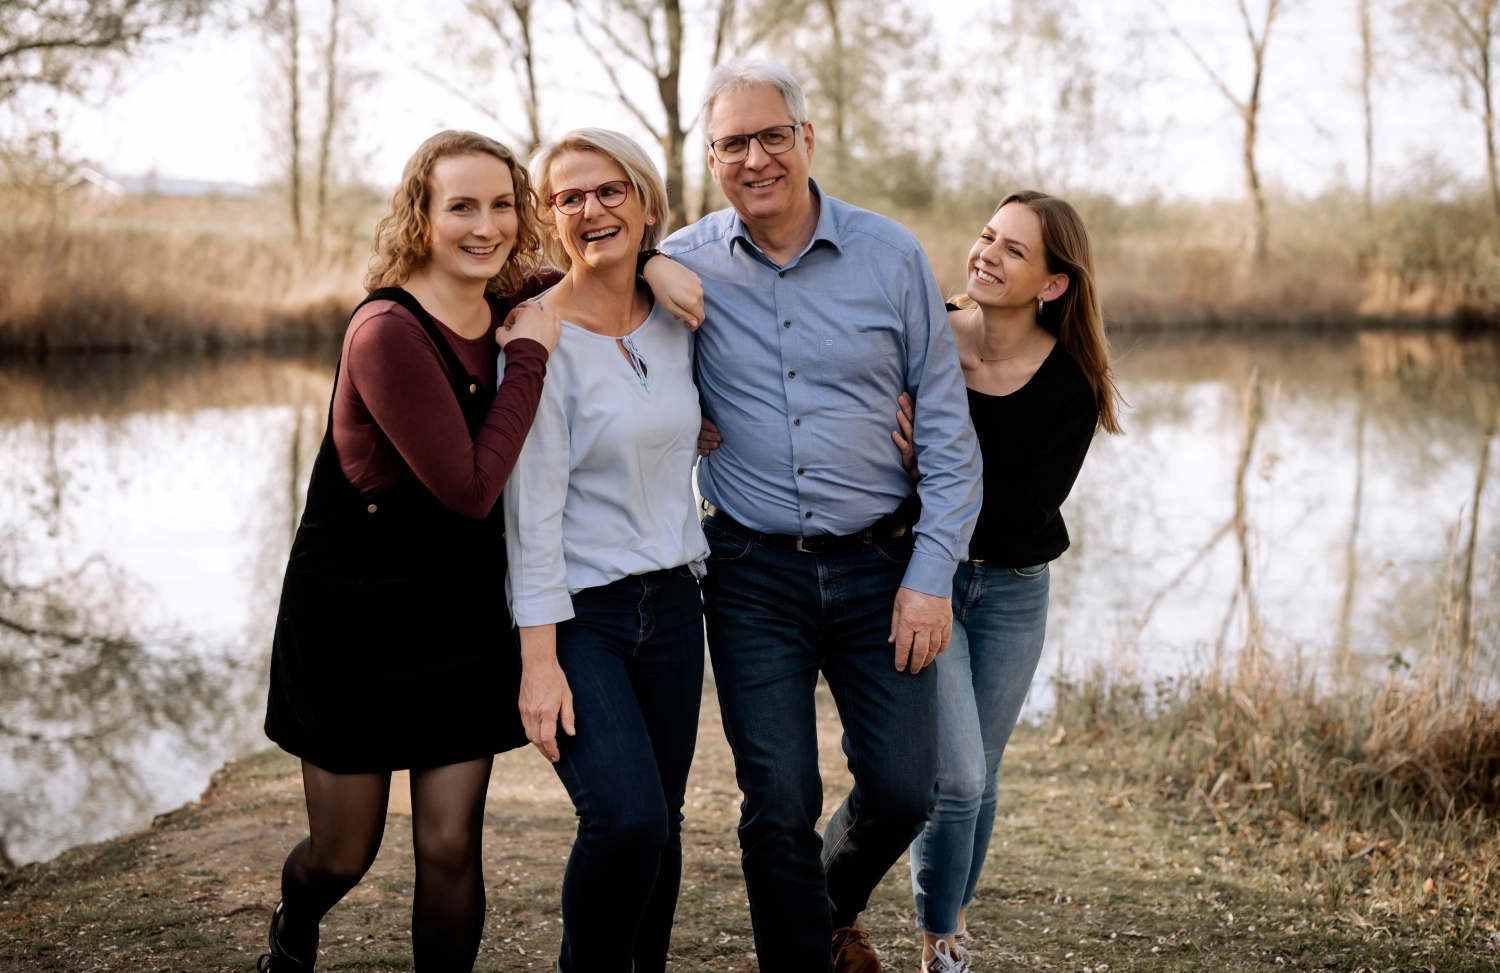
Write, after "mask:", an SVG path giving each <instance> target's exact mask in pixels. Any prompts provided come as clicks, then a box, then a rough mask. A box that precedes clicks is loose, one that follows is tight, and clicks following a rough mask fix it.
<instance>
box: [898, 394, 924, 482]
mask: <svg viewBox="0 0 1500 973" xmlns="http://www.w3.org/2000/svg"><path fill="white" fill-rule="evenodd" d="M916 421H917V403H916V402H915V401H914V400H913V399H912V397H911V393H910V392H902V393H901V395H900V396H898V397H897V399H896V425H897V426H899V427H900V428H898V429H892V430H891V438H892V439H894V440H895V441H896V448H897V449H899V450H901V466H902V467H903V468H904V469H905V470H906V472H908V473H910V474H911V478H912V479H913V480H916V479H920V478H921V476H922V473H921V471H920V470H918V469H917V447H916V445H915V444H914V443H913V440H914V439H915V438H916V437H915V436H913V435H912V434H911V426H912V423H914V422H916Z"/></svg>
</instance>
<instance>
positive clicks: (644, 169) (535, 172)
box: [531, 128, 670, 270]
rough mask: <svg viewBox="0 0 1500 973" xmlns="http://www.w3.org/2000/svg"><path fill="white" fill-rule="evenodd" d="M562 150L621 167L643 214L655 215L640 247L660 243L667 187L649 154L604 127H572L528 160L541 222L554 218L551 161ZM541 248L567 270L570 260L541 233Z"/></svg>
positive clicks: (629, 139)
mask: <svg viewBox="0 0 1500 973" xmlns="http://www.w3.org/2000/svg"><path fill="white" fill-rule="evenodd" d="M565 152H597V153H598V154H600V155H602V156H604V157H605V158H606V159H609V160H610V161H612V162H614V163H615V164H616V165H618V166H619V167H620V168H621V169H624V170H625V176H626V178H628V179H629V180H630V185H631V187H632V188H633V189H634V190H635V194H636V197H637V198H639V199H640V201H641V207H642V208H643V209H644V210H645V211H646V215H647V216H654V217H656V222H655V223H653V224H649V225H647V226H646V228H645V233H644V234H643V235H642V236H641V249H642V250H651V249H653V248H655V246H656V245H657V244H658V243H660V242H661V239H662V237H663V236H665V235H666V234H665V231H666V228H667V221H668V220H669V219H670V210H669V209H668V207H667V187H666V186H665V185H663V184H662V180H661V173H660V172H657V171H656V164H655V163H654V162H652V161H651V156H649V155H647V154H646V150H645V149H643V148H641V147H640V144H639V143H637V142H636V141H635V140H634V139H632V138H630V136H628V135H621V134H620V133H619V132H612V131H610V130H609V129H607V128H575V129H574V130H573V131H571V132H569V133H568V134H566V135H564V136H563V137H562V138H560V139H558V140H557V141H556V142H553V143H552V144H551V145H547V146H544V147H543V148H542V149H541V150H540V151H539V152H537V154H536V155H535V156H533V157H532V160H531V181H532V185H534V186H535V187H536V194H537V205H538V207H539V208H540V209H541V212H542V222H543V223H544V224H550V223H554V222H556V220H557V217H556V215H555V214H554V213H553V212H552V201H551V199H549V197H550V196H551V195H552V193H553V192H554V190H556V188H557V187H556V186H554V185H553V182H552V163H554V162H556V161H557V159H558V157H559V156H561V155H563V153H565ZM542 245H543V248H544V249H545V251H546V254H547V258H548V259H549V260H551V261H552V264H553V266H555V267H561V268H562V269H563V270H567V269H568V268H569V267H571V266H572V263H573V260H572V258H571V257H569V256H568V252H567V250H565V249H563V246H562V244H560V243H558V242H557V241H556V240H553V239H551V236H550V234H547V235H544V237H543V240H542Z"/></svg>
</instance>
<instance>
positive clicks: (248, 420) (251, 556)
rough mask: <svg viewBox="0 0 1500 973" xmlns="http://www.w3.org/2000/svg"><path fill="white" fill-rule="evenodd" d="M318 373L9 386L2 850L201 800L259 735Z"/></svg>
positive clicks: (30, 378) (24, 852)
mask: <svg viewBox="0 0 1500 973" xmlns="http://www.w3.org/2000/svg"><path fill="white" fill-rule="evenodd" d="M330 376H331V369H329V368H328V367H326V366H325V365H324V364H323V363H320V362H309V361H287V360H279V361H278V360H265V359H245V360H239V361H234V362H212V361H209V362H196V363H194V362H177V363H142V362H138V361H133V360H129V359H118V358H114V359H104V360H98V361H90V360H86V359H85V360H65V361H63V362H61V363H58V364H55V365H50V366H49V367H47V368H35V367H32V368H21V367H11V368H8V369H6V370H4V371H3V372H0V839H3V845H0V851H4V852H5V853H6V854H8V856H9V857H10V858H11V859H13V860H15V861H17V862H25V861H31V860H37V859H42V858H47V857H50V856H52V855H54V854H56V853H57V852H58V851H60V850H61V849H63V848H65V847H68V846H70V845H73V844H77V843H80V842H83V841H90V840H97V839H98V838H100V837H104V836H107V835H110V834H114V833H118V832H119V831H121V830H127V829H130V828H134V827H140V826H142V825H144V824H145V823H147V822H149V820H150V819H151V817H152V816H153V815H154V814H157V813H159V812H161V811H163V810H166V809H168V808H170V807H173V806H177V805H179V804H182V803H184V802H186V801H189V800H192V799H193V798H195V797H196V796H197V795H198V794H199V793H200V792H201V791H202V789H203V786H204V784H205V782H206V781H207V779H208V775H209V774H210V773H211V772H212V771H213V770H214V769H215V768H216V767H218V766H219V765H220V764H222V763H223V761H224V760H225V759H226V758H228V757H230V756H233V755H235V754H237V753H243V752H246V751H249V750H253V749H258V748H260V747H263V746H265V739H264V737H263V736H262V735H261V733H260V729H259V722H260V714H261V712H262V710H263V706H264V694H265V670H266V647H267V646H268V645H269V633H270V627H271V624H272V621H273V614H274V611H275V599H276V596H277V591H278V587H279V583H280V575H281V570H282V568H283V567H284V565H285V558H286V552H287V549H288V547H289V545H290V537H291V530H292V528H293V527H294V526H295V518H296V516H297V512H298V511H300V508H301V503H302V498H303V494H302V491H303V490H304V489H305V482H304V481H305V479H306V474H307V470H308V464H309V463H310V462H311V456H312V455H313V453H314V452H315V450H316V445H317V442H318V439H319V438H320V437H321V435H322V422H323V414H324V412H323V410H324V408H325V407H326V396H327V388H328V383H329V379H330Z"/></svg>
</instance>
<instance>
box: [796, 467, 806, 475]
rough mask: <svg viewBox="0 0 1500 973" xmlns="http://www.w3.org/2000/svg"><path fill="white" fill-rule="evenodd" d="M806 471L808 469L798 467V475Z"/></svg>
mask: <svg viewBox="0 0 1500 973" xmlns="http://www.w3.org/2000/svg"><path fill="white" fill-rule="evenodd" d="M806 472H807V471H806V470H804V469H802V468H801V467H798V468H797V475H798V476H801V475H802V474H803V473H806Z"/></svg>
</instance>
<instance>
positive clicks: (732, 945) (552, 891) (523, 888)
mask: <svg viewBox="0 0 1500 973" xmlns="http://www.w3.org/2000/svg"><path fill="white" fill-rule="evenodd" d="M704 701H705V704H704V708H703V718H702V724H701V728H700V733H699V741H698V758H697V762H696V763H695V765H694V768H693V777H692V780H691V782H690V785H689V794H688V806H687V808H686V811H685V813H686V816H687V821H686V824H685V826H684V835H683V838H684V853H685V859H686V867H685V870H684V877H683V888H682V897H681V902H680V905H679V907H678V918H677V926H676V932H675V935H674V938H673V946H672V956H673V960H672V964H671V966H670V969H672V970H676V971H695V973H696V971H716V973H718V971H725V973H727V971H749V970H755V969H757V966H756V964H755V961H754V958H753V950H754V946H753V941H752V939H751V931H750V920H749V913H748V909H747V906H746V902H745V896H744V886H743V883H742V880H741V877H740V870H739V862H738V852H737V845H736V840H735V832H734V829H735V822H736V819H737V815H738V801H739V794H738V791H737V790H736V788H735V785H734V776H733V766H732V763H731V760H730V755H729V752H728V748H727V746H726V745H725V743H724V737H723V732H722V729H721V727H720V724H719V720H718V713H717V706H716V705H715V702H714V696H713V692H712V688H711V687H708V688H707V690H706V692H705V695H704ZM819 713H820V717H821V733H820V736H821V740H822V750H823V761H822V763H823V773H824V779H825V782H826V788H825V805H824V806H825V810H827V811H832V810H833V808H834V807H835V806H836V803H837V800H838V799H839V798H841V797H842V795H843V794H844V792H845V789H846V788H847V786H848V776H847V773H846V772H845V771H844V768H843V761H842V757H841V754H840V753H839V748H838V741H839V732H838V720H837V716H836V714H835V713H834V711H833V708H832V705H831V701H830V700H829V699H828V696H827V692H826V689H825V690H821V691H820V699H819ZM1062 736H1063V737H1066V736H1067V735H1066V734H1064V735H1062ZM1120 752H1123V751H1120ZM1120 752H1116V751H1111V750H1109V749H1108V748H1101V749H1091V748H1089V747H1087V746H1084V745H1079V744H1077V743H1064V742H1062V741H1061V740H1059V737H1058V736H1057V735H1051V736H1050V737H1049V735H1048V734H1047V733H1044V732H1042V731H1040V730H1031V729H1025V728H1023V729H1022V730H1020V731H1018V732H1017V735H1016V738H1015V739H1014V740H1013V741H1012V743H1011V747H1010V750H1009V752H1008V754H1007V760H1006V767H1005V770H1004V772H1003V773H1002V775H1001V786H1000V802H1001V806H1000V820H999V822H998V824H997V827H996V832H995V840H994V842H993V844H992V846H991V849H990V861H989V865H988V868H987V871H986V873H985V876H984V879H983V881H982V882H981V884H980V887H979V893H978V896H977V898H976V900H975V902H974V904H973V906H972V907H971V909H970V912H969V929H970V932H971V936H972V939H973V943H972V947H973V951H974V954H975V969H976V970H1000V969H1008V968H1026V969H1046V970H1070V971H1074V970H1076V971H1083V973H1094V971H1100V973H1108V971H1116V973H1117V971H1126V970H1132V971H1134V970H1141V971H1185V970H1214V971H1252V970H1266V971H1270V970H1277V971H1281V970H1287V969H1298V970H1330V971H1331V970H1338V971H1350V973H1352V971H1361V970H1364V971H1376V970H1380V971H1385V970H1390V971H1398V970H1399V971H1409V970H1481V969H1484V970H1491V969H1494V968H1495V964H1496V962H1497V957H1500V949H1497V943H1496V941H1495V940H1493V939H1492V938H1490V937H1489V936H1488V935H1487V934H1479V935H1474V936H1470V937H1468V939H1467V940H1466V941H1465V940H1458V939H1455V938H1453V937H1452V936H1450V935H1446V934H1442V935H1440V934H1438V933H1437V932H1435V931H1434V930H1435V925H1436V923H1435V921H1432V920H1429V919H1428V918H1424V916H1422V915H1420V914H1418V915H1414V916H1412V917H1411V918H1410V919H1409V920H1407V921H1404V922H1371V921H1370V920H1369V919H1367V918H1364V917H1362V916H1361V915H1360V914H1359V913H1357V912H1354V911H1347V912H1346V913H1345V914H1342V915H1340V914H1332V913H1329V912H1327V911H1325V910H1324V909H1323V908H1322V907H1321V906H1320V905H1318V904H1317V902H1316V900H1315V898H1314V896H1313V895H1312V894H1311V891H1310V889H1309V888H1304V887H1303V886H1302V885H1301V884H1300V883H1299V882H1297V881H1295V880H1294V879H1293V878H1292V877H1291V876H1290V875H1289V869H1287V868H1286V867H1285V864H1284V863H1282V862H1278V861H1274V860H1270V859H1269V858H1268V857H1267V856H1266V855H1265V853H1263V852H1261V851H1258V850H1257V849H1256V847H1254V846H1250V845H1246V844H1243V843H1241V842H1239V841H1237V840H1236V839H1234V838H1232V837H1226V836H1225V835H1224V834H1223V833H1221V831H1220V830H1219V828H1218V827H1216V826H1215V824H1214V821H1213V820H1212V819H1211V818H1208V817H1207V816H1206V815H1205V816H1202V817H1198V818H1194V817H1190V816H1188V815H1184V814H1181V813H1178V812H1177V810H1175V809H1174V808H1172V807H1170V806H1166V805H1161V804H1159V803H1158V802H1157V800H1156V799H1155V798H1154V797H1153V796H1152V795H1150V794H1142V793H1138V792H1117V784H1116V783H1115V782H1116V781H1117V780H1118V779H1119V772H1120V769H1121V768H1120V767H1119V766H1118V762H1117V761H1114V762H1115V766H1110V764H1111V762H1112V761H1113V760H1114V758H1113V757H1112V756H1111V755H1112V754H1114V755H1115V756H1118V754H1119V753H1120ZM394 790H395V791H396V794H395V796H394V797H393V800H392V811H393V812H394V813H393V814H392V816H391V818H390V820H389V823H388V826H387V832H386V840H385V844H384V847H383V848H382V849H381V852H380V856H379V858H378V859H377V860H376V863H375V865H374V867H373V868H372V870H371V872H370V874H369V876H367V878H366V879H365V881H364V882H363V883H362V884H361V885H360V886H359V887H358V888H357V889H356V890H355V891H354V892H353V893H352V894H351V895H350V896H349V898H348V899H346V900H345V901H344V902H343V903H342V904H340V905H339V906H338V907H337V908H336V909H334V911H333V912H332V913H330V914H329V916H328V919H327V927H326V929H325V930H324V939H323V944H322V948H323V956H322V958H321V961H320V969H322V970H328V971H332V970H351V971H371V973H373V971H395V970H409V969H411V950H410V939H409V936H408V932H407V927H408V910H409V908H410V900H411V893H412V882H413V874H412V862H411V850H410V849H411V819H410V816H409V806H408V805H406V804H405V803H404V800H403V798H404V795H403V794H402V793H401V789H400V788H395V789H394ZM574 828H575V819H574V817H573V814H572V808H571V806H570V805H569V803H568V801H567V796H566V794H565V793H564V791H563V790H562V788H561V786H560V785H559V784H558V782H557V779H556V777H555V775H554V774H553V773H552V772H551V769H550V768H549V767H548V766H547V765H546V764H545V762H544V761H543V760H542V759H541V758H540V757H539V756H537V755H536V754H535V753H534V752H533V751H531V750H529V749H528V750H523V751H516V752H514V753H511V754H506V755H504V756H502V757H501V758H500V759H499V760H498V761H497V764H496V771H495V776H494V778H493V780H492V783H491V785H490V797H489V804H488V808H487V813H486V816H485V829H486V834H485V857H486V864H485V882H486V886H487V888H488V890H489V896H490V912H489V917H488V922H487V924H486V931H485V937H484V942H483V946H482V948H481V951H480V959H479V963H478V965H477V967H476V969H477V970H480V971H488V973H498V971H506V973H512V971H513V973H520V971H528V970H534V971H544V970H551V969H552V967H553V964H554V963H555V957H556V948H557V942H558V933H559V925H558V888H559V885H560V883H561V879H562V869H563V865H564V861H565V858H566V855H567V851H568V848H569V845H570V844H571V841H572V837H573V832H574ZM303 829H304V818H303V807H302V796H301V777H300V773H299V771H298V765H297V763H296V762H295V761H294V760H292V759H291V758H289V757H287V756H286V755H284V754H281V753H279V752H278V751H270V752H267V753H263V754H260V755H257V756H255V757H251V758H249V759H246V760H241V761H237V762H232V763H230V764H229V765H228V766H226V767H225V768H224V769H223V770H222V771H221V772H220V773H219V774H217V775H216V777H215V779H214V781H213V783H212V784H211V785H210V787H209V788H208V790H207V791H206V792H205V793H204V795H203V797H202V799H201V800H200V801H198V802H196V803H194V804H190V805H188V806H186V807H184V808H181V809H179V810H177V811H175V812H172V813H171V814H167V815H163V816H162V817H161V818H160V819H158V821H157V822H156V825H155V826H154V827H153V828H152V829H151V830H149V831H146V832H143V833H140V834H136V835H129V836H126V837H122V838H119V839H116V840H113V841H108V842H103V843H101V844H97V845H91V846H87V847H83V848H78V849H74V850H73V851H70V852H68V853H66V854H64V855H62V856H60V857H59V858H57V859H56V860H54V861H52V862H49V863H46V864H40V865H33V866H28V867H26V868H23V869H20V870H19V871H17V872H15V873H14V874H12V875H10V876H8V877H7V878H6V879H5V880H4V881H3V882H0V968H3V969H5V970H8V971H14V973H32V971H43V970H67V971H94V970H99V971H114V970H118V971H132V973H134V971H145V970H153V971H209V970H225V971H230V970H234V971H243V970H250V969H253V968H254V962H255V957H256V955H257V954H258V953H259V952H261V951H262V949H263V944H264V938H265V926H266V921H267V919H268V917H269V915H270V910H271V908H272V907H273V906H274V905H275V903H276V899H277V884H276V877H277V874H278V870H279V868H280V864H281V859H282V857H283V856H284V855H285V853H286V851H287V850H288V849H289V848H290V847H291V845H292V844H293V843H294V842H295V841H297V840H299V839H300V837H301V836H302V835H303V834H304V833H305V832H304V830H303ZM865 923H866V925H867V926H868V927H869V929H870V931H871V933H872V935H873V938H874V940H875V941H876V943H877V945H878V946H879V948H880V950H881V952H882V954H883V956H884V958H885V964H886V969H887V970H889V971H892V973H897V971H900V973H906V971H910V970H914V969H915V968H916V966H917V962H918V953H917V950H918V948H919V946H920V936H919V934H918V933H917V931H916V930H915V928H914V927H913V925H912V903H911V892H910V883H909V878H908V873H907V870H906V864H905V862H904V860H903V862H902V863H901V864H899V865H898V866H897V867H896V868H894V869H892V870H891V872H890V874H889V875H888V876H887V877H886V879H885V881H884V882H883V883H882V885H881V887H880V888H879V890H878V891H877V892H876V894H875V897H874V899H873V900H872V902H871V905H870V908H869V910H868V911H867V912H866V914H865Z"/></svg>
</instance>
